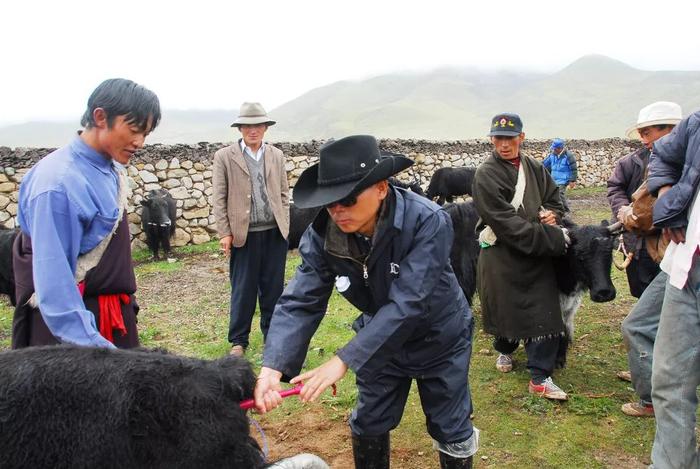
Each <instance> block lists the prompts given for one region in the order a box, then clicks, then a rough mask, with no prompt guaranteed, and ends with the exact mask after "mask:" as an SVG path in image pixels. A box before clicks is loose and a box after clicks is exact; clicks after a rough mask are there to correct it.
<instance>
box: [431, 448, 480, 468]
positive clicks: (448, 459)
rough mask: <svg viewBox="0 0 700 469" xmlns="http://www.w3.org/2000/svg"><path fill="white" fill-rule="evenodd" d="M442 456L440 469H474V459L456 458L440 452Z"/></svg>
mask: <svg viewBox="0 0 700 469" xmlns="http://www.w3.org/2000/svg"><path fill="white" fill-rule="evenodd" d="M438 454H439V455H440V468H441V469H471V468H472V457H471V456H469V457H468V458H455V457H453V456H450V455H449V454H445V453H443V452H442V451H438Z"/></svg>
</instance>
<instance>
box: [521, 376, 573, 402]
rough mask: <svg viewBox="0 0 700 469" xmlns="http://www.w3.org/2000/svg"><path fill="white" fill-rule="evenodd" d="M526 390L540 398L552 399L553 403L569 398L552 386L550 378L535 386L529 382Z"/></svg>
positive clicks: (552, 382)
mask: <svg viewBox="0 0 700 469" xmlns="http://www.w3.org/2000/svg"><path fill="white" fill-rule="evenodd" d="M527 390H528V391H530V394H537V395H538V396H540V397H546V398H547V399H554V400H555V401H565V400H567V399H568V398H569V396H567V395H566V393H565V392H564V391H563V390H562V389H561V388H560V387H559V386H557V385H556V384H554V381H552V378H551V377H549V378H547V379H545V380H544V381H542V383H541V384H535V383H533V382H532V380H530V384H528V386H527Z"/></svg>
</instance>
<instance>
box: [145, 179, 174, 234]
mask: <svg viewBox="0 0 700 469" xmlns="http://www.w3.org/2000/svg"><path fill="white" fill-rule="evenodd" d="M141 205H143V207H144V209H146V210H145V212H146V218H147V220H144V222H145V223H147V224H148V225H151V226H157V227H168V229H170V227H171V225H172V223H174V222H175V220H174V219H172V218H173V217H172V213H171V212H172V208H173V206H174V200H173V199H172V196H171V195H170V193H169V192H168V191H166V190H165V189H153V190H151V191H150V192H149V193H148V195H147V196H146V197H145V198H144V199H143V200H142V201H141Z"/></svg>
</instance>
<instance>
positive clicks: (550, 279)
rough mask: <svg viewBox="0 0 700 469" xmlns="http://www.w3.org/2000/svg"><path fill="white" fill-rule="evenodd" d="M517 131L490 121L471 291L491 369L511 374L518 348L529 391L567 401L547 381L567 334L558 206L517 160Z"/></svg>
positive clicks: (534, 170)
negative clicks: (490, 341)
mask: <svg viewBox="0 0 700 469" xmlns="http://www.w3.org/2000/svg"><path fill="white" fill-rule="evenodd" d="M522 129H523V125H522V121H521V119H520V117H519V116H518V115H516V114H499V115H497V116H495V117H494V118H493V120H492V121H491V131H490V133H489V136H490V137H491V142H492V143H493V145H494V152H493V154H492V155H491V156H489V157H488V158H487V159H486V161H484V162H483V163H482V164H481V166H479V168H478V169H477V171H476V175H475V177H474V184H473V192H474V193H473V196H474V203H475V206H476V210H477V211H478V213H479V216H480V217H481V220H480V221H479V224H478V225H477V230H481V232H480V234H479V241H480V245H481V248H482V249H481V252H480V254H479V261H478V266H477V272H478V273H477V287H478V290H479V298H480V299H481V310H482V315H483V319H484V330H485V331H486V332H487V333H489V334H493V335H494V336H495V340H494V348H495V349H496V350H497V351H498V352H499V353H500V355H499V356H498V359H497V361H496V368H497V369H498V370H499V371H502V372H508V371H511V370H512V368H513V358H512V354H513V352H514V351H515V350H516V349H517V348H518V344H519V342H520V341H524V343H525V351H526V352H527V358H528V362H527V367H528V369H529V370H530V374H531V378H532V379H531V380H530V383H529V386H528V389H529V392H531V393H533V394H538V395H541V396H543V397H546V398H549V399H556V400H566V399H567V395H566V393H565V392H564V391H562V390H561V389H560V388H559V387H558V386H557V385H556V384H554V382H553V381H552V377H551V376H552V373H553V372H554V367H555V363H556V357H557V352H558V351H559V345H560V342H561V337H562V335H563V334H564V331H565V328H564V323H563V320H562V315H561V309H560V306H559V290H558V288H557V282H556V278H555V272H554V263H553V258H554V257H555V256H561V255H562V254H564V252H565V249H566V244H567V237H568V235H567V233H566V231H565V230H564V229H562V228H560V227H559V226H557V223H558V221H559V219H560V217H561V216H562V214H563V211H564V207H563V205H562V203H561V200H560V198H559V190H558V187H557V184H556V183H555V182H554V180H553V179H552V177H551V176H550V174H549V173H548V172H547V170H546V169H545V168H544V166H542V164H541V163H539V162H538V161H536V160H535V159H533V158H531V157H529V156H525V155H523V154H521V152H520V146H521V144H522V142H523V140H524V139H525V134H524V133H523V131H522Z"/></svg>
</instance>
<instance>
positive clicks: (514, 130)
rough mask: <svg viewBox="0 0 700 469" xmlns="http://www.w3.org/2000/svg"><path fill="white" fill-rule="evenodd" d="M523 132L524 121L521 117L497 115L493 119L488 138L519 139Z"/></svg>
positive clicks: (505, 113) (504, 114)
mask: <svg viewBox="0 0 700 469" xmlns="http://www.w3.org/2000/svg"><path fill="white" fill-rule="evenodd" d="M522 131H523V121H522V120H521V119H520V116H519V115H517V114H512V113H508V112H504V113H502V114H496V115H495V116H494V117H493V119H491V129H490V131H489V133H488V136H489V137H494V136H504V137H517V136H518V135H520V134H521V133H522Z"/></svg>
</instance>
